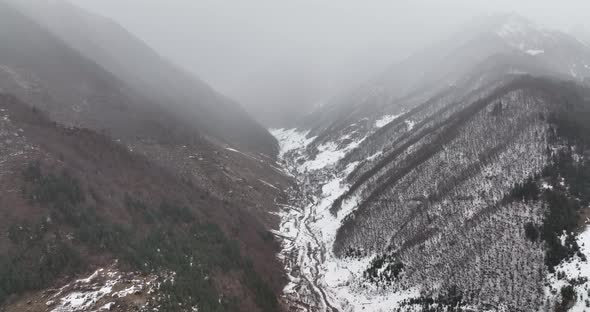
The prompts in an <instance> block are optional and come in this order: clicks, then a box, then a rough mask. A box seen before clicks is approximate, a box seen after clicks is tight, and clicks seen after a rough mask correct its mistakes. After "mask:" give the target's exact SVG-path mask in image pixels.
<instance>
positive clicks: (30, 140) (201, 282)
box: [0, 95, 279, 311]
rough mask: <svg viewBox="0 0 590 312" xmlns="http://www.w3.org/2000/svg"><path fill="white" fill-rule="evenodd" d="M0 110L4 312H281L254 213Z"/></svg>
mask: <svg viewBox="0 0 590 312" xmlns="http://www.w3.org/2000/svg"><path fill="white" fill-rule="evenodd" d="M0 111H1V120H0V135H1V137H2V140H1V141H2V143H1V144H2V149H1V154H0V159H1V163H0V166H1V167H0V185H2V188H1V190H2V191H1V192H2V195H1V196H0V201H1V205H0V215H2V218H0V232H1V233H2V235H1V236H0V247H1V248H0V263H2V264H3V265H2V268H0V302H1V303H2V304H3V305H2V308H3V309H6V311H22V309H26V310H27V311H47V309H51V310H52V311H53V310H55V311H70V310H71V311H91V310H97V309H99V308H100V307H101V306H103V305H105V304H109V305H110V310H112V311H129V310H132V309H143V310H146V309H152V308H158V307H159V308H161V309H164V310H186V309H190V308H191V307H194V308H197V309H202V310H207V311H228V310H230V311H236V310H240V311H252V310H257V311H276V310H277V309H278V304H277V301H276V299H275V296H274V291H273V288H271V286H268V285H272V287H275V288H276V287H277V284H276V283H277V281H276V280H273V277H272V276H274V274H269V272H272V270H279V268H278V266H277V265H278V263H277V262H276V260H274V259H273V258H272V257H268V256H267V255H269V254H271V255H272V254H273V252H274V248H273V247H272V245H269V244H268V238H267V237H265V236H264V235H261V233H264V232H265V226H264V225H263V224H262V223H260V222H259V221H258V219H257V218H255V217H253V216H252V214H250V213H248V212H246V211H245V210H242V209H240V208H239V207H236V206H235V205H234V204H233V203H230V202H228V201H223V200H221V199H217V198H215V197H212V196H211V195H210V194H209V192H208V191H207V190H205V189H201V188H199V187H197V186H195V185H194V184H192V183H191V182H190V181H187V180H182V179H180V178H179V177H177V176H176V175H174V174H172V173H171V172H170V171H168V170H166V169H164V168H160V167H159V166H154V164H153V163H152V162H150V161H149V160H148V159H146V158H144V157H142V156H140V155H137V154H134V153H131V152H130V151H129V150H128V149H127V148H126V147H125V146H121V145H118V144H115V143H113V142H112V141H111V140H110V138H108V137H106V136H104V135H100V134H97V133H94V132H92V131H90V130H83V129H77V128H65V127H62V126H59V125H56V124H55V123H54V122H52V121H51V120H49V119H48V118H47V117H46V116H45V115H44V114H43V113H41V112H40V111H38V110H36V109H33V108H31V107H29V106H28V105H26V104H24V103H22V102H20V101H19V100H18V99H16V98H15V97H13V96H7V95H0ZM5 234H6V235H5ZM248 258H251V259H252V260H253V262H252V261H251V260H248ZM253 263H254V265H253ZM259 266H262V267H264V272H265V277H264V278H261V277H260V275H259V273H257V272H258V271H257V269H258V268H259ZM96 269H100V270H99V271H97V273H96V274H95V275H93V277H90V278H88V279H87V280H86V282H83V281H82V280H78V281H75V280H72V278H73V277H74V276H79V275H80V274H84V273H86V272H92V271H94V270H96ZM100 272H110V273H109V274H106V273H105V274H102V273H100ZM88 274H90V273H88ZM98 275H100V277H97V276H98ZM85 276H88V275H85ZM121 276H126V277H121ZM81 281H82V282H81ZM269 281H272V282H271V283H274V284H271V283H269ZM70 282H71V284H70ZM90 282H92V284H90ZM76 283H78V286H76V285H75V284H76ZM94 283H97V284H94ZM101 283H102V284H101ZM66 284H67V285H68V286H66V287H64V288H61V287H62V286H64V285H66ZM84 284H88V285H84ZM101 285H102V286H101ZM109 285H110V286H109ZM92 287H98V288H100V289H101V290H100V291H99V292H96V289H97V288H94V289H93V288H92ZM101 287H102V288H101ZM60 288H61V290H60ZM66 289H67V290H66ZM25 292H26V293H27V295H26V296H24V297H22V296H19V295H22V294H23V293H25ZM115 293H118V295H114V294H115ZM50 298H51V300H50ZM238 302H240V304H238ZM23 306H24V307H25V308H23Z"/></svg>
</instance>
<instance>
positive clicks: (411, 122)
mask: <svg viewBox="0 0 590 312" xmlns="http://www.w3.org/2000/svg"><path fill="white" fill-rule="evenodd" d="M406 125H407V126H408V131H412V129H414V126H415V125H416V122H415V121H413V120H409V119H408V120H406Z"/></svg>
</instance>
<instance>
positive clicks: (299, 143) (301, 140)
mask: <svg viewBox="0 0 590 312" xmlns="http://www.w3.org/2000/svg"><path fill="white" fill-rule="evenodd" d="M270 133H271V134H272V135H273V136H274V137H275V138H276V139H277V141H279V148H280V150H279V158H283V156H285V154H286V153H288V152H290V151H292V150H295V149H299V148H302V149H303V148H305V147H307V146H308V145H309V144H310V143H311V142H313V140H314V139H315V137H309V138H308V135H309V131H298V130H297V129H270Z"/></svg>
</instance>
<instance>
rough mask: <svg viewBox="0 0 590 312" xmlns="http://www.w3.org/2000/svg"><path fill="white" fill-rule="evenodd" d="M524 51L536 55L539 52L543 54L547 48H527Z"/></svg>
mask: <svg viewBox="0 0 590 312" xmlns="http://www.w3.org/2000/svg"><path fill="white" fill-rule="evenodd" d="M524 52H525V53H526V54H528V55H532V56H535V55H539V54H543V53H545V50H535V49H528V50H526V51H524Z"/></svg>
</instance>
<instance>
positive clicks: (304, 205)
mask: <svg viewBox="0 0 590 312" xmlns="http://www.w3.org/2000/svg"><path fill="white" fill-rule="evenodd" d="M468 29H469V30H468V31H465V32H464V33H462V34H458V35H456V36H455V37H453V38H451V40H448V41H445V42H443V43H442V44H440V45H438V46H436V47H435V48H432V49H429V50H428V51H424V52H423V53H420V54H418V55H416V56H414V57H412V58H410V59H408V60H407V61H406V62H404V63H402V64H399V65H396V66H394V67H393V68H392V69H391V70H389V71H387V72H386V73H385V74H384V75H381V76H380V77H378V78H376V79H374V80H373V81H370V82H368V83H367V84H366V85H365V86H362V87H360V88H359V89H357V90H356V91H354V92H352V93H351V94H349V95H348V96H346V97H344V98H339V99H336V100H335V102H333V103H332V104H331V105H330V106H329V107H327V108H325V109H322V110H320V111H317V112H315V113H314V114H312V116H311V118H310V119H309V120H308V121H307V123H305V124H302V125H301V126H300V127H299V128H298V129H291V130H285V129H281V130H275V131H274V132H273V133H274V135H275V136H276V137H277V139H278V140H279V144H280V146H281V153H280V157H281V159H282V160H283V162H284V166H285V167H286V168H288V169H289V170H290V171H291V172H292V173H293V175H295V176H296V179H297V180H298V182H299V183H298V187H295V188H293V189H292V190H291V191H290V198H291V200H290V202H289V203H288V206H285V207H284V209H283V212H282V224H281V228H280V232H281V235H283V236H284V237H286V238H285V240H284V242H283V252H282V253H281V256H282V258H283V259H284V263H285V266H286V268H287V271H288V273H289V277H290V280H291V283H290V284H289V285H288V286H287V287H286V288H285V293H286V295H287V297H288V299H289V300H290V303H291V306H293V307H294V309H296V310H305V309H306V308H308V307H309V306H311V307H314V308H316V309H318V310H319V311H455V310H457V309H458V308H462V309H464V310H468V311H471V310H472V311H554V310H558V311H563V310H568V309H570V308H571V309H572V311H583V309H584V306H586V305H587V304H588V302H590V301H589V300H590V299H589V298H588V292H587V290H588V287H589V286H590V285H588V279H587V275H588V273H587V272H585V271H584V268H585V263H586V262H585V261H586V260H585V259H586V257H587V256H589V255H588V253H587V248H586V245H585V244H586V243H587V242H586V236H587V235H586V234H587V232H586V230H585V225H584V224H585V223H584V222H585V221H586V220H587V218H586V216H587V215H588V214H589V213H590V206H589V204H590V188H588V184H587V181H589V180H590V165H589V163H588V161H590V159H589V157H590V152H589V151H588V146H589V145H588V143H590V142H589V141H588V138H590V128H589V127H588V125H590V90H589V89H588V88H586V87H584V86H582V85H581V84H580V82H581V81H582V80H583V77H587V76H589V75H590V72H589V71H588V64H590V50H588V48H587V46H585V45H584V44H582V43H580V42H579V41H578V40H576V39H574V38H573V37H570V36H568V35H565V34H563V33H560V32H555V31H551V30H546V29H543V28H540V27H537V26H534V25H533V24H532V23H530V22H528V21H526V20H525V19H523V18H520V17H518V16H514V15H509V16H500V17H497V16H495V17H492V18H490V19H487V20H485V21H483V22H480V23H477V24H476V25H475V26H473V27H469V28H468Z"/></svg>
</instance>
